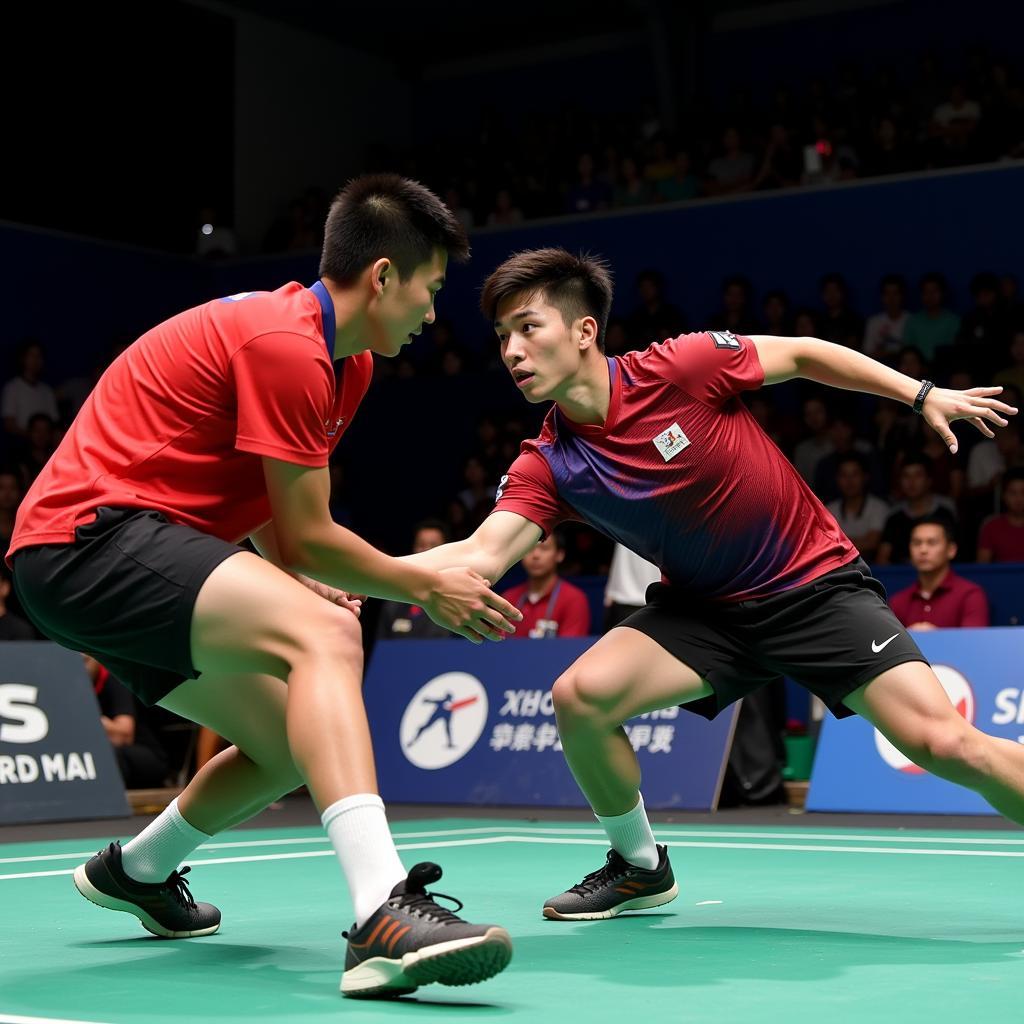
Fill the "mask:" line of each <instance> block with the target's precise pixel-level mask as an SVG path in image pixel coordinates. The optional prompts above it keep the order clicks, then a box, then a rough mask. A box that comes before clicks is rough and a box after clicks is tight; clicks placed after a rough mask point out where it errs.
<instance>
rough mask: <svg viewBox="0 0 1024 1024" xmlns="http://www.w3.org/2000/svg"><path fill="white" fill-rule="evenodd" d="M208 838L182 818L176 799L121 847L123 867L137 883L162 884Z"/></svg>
mask: <svg viewBox="0 0 1024 1024" xmlns="http://www.w3.org/2000/svg"><path fill="white" fill-rule="evenodd" d="M209 838H210V837H209V836H208V835H207V834H206V833H205V832H200V831H199V829H197V828H195V827H194V826H192V825H190V824H189V823H188V822H187V821H186V820H185V819H184V818H183V817H182V816H181V812H180V811H179V810H178V800H177V797H175V799H173V800H172V801H171V802H170V803H169V804H168V805H167V807H166V808H165V809H164V811H163V813H162V814H160V815H159V816H158V817H156V818H154V819H153V821H151V822H150V823H149V824H148V825H147V826H146V827H145V828H144V829H143V830H142V831H141V832H140V833H139V834H138V835H137V836H136V837H135V838H134V839H132V840H130V841H129V842H127V843H125V845H124V846H122V847H121V867H123V868H124V870H125V874H127V875H128V877H129V878H134V879H135V881H136V882H162V881H164V879H165V878H167V876H168V875H169V874H170V873H171V872H172V871H174V870H175V869H176V868H177V867H178V865H179V864H180V863H181V862H182V861H183V860H184V859H185V858H186V857H187V856H188V855H189V854H190V853H191V852H192V851H193V850H194V849H195V848H196V847H197V846H198V845H199V844H200V843H202V842H205V841H206V840H207V839H209Z"/></svg>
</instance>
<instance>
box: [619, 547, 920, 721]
mask: <svg viewBox="0 0 1024 1024" xmlns="http://www.w3.org/2000/svg"><path fill="white" fill-rule="evenodd" d="M620 626H628V627H630V628H632V629H638V630H640V632H641V633H645V634H647V636H649V637H650V638H651V639H652V640H654V641H655V642H656V643H657V644H659V645H660V646H661V647H663V648H664V649H665V650H666V651H668V652H669V653H670V654H672V655H673V656H674V657H676V658H678V659H679V661H681V662H683V663H684V664H686V665H689V667H690V668H692V669H693V670H694V671H695V672H697V673H699V675H700V676H701V678H703V679H705V680H707V682H708V683H709V684H710V686H711V688H712V689H713V690H714V693H713V694H712V695H711V696H708V697H704V698H702V699H700V700H697V701H692V702H691V703H689V704H684V705H683V707H684V708H685V709H686V710H687V711H693V712H695V713H696V714H699V715H702V716H703V717H705V718H714V717H715V715H717V714H718V713H719V711H721V710H723V709H724V708H726V707H728V706H729V705H730V704H732V703H733V702H734V701H737V700H739V699H740V698H741V697H743V696H746V694H748V693H753V692H754V691H755V690H757V689H759V688H760V687H762V686H764V685H765V684H766V683H769V682H772V681H773V680H774V679H777V678H778V677H779V676H789V677H790V678H791V679H793V680H795V681H796V682H797V683H799V684H800V685H801V686H804V687H806V688H807V689H808V690H810V691H811V693H813V694H815V695H816V696H818V697H820V698H821V699H822V701H824V703H825V705H826V707H828V709H829V710H830V711H831V712H832V713H833V714H834V715H835V716H836V717H837V718H844V717H846V716H847V715H850V714H853V712H852V711H850V709H849V708H847V707H846V705H845V704H843V700H844V698H846V697H847V696H849V695H850V694H851V693H853V691H854V690H856V689H857V688H858V687H860V686H863V685H864V683H866V682H869V681H870V680H872V679H874V678H875V676H877V675H879V674H880V673H882V672H884V671H885V670H886V669H890V668H893V667H894V666H895V665H902V664H903V663H905V662H908V661H923V662H925V663H926V664H927V659H926V658H925V656H924V655H923V654H922V653H921V651H920V649H919V648H918V646H917V644H916V643H915V642H914V639H913V637H911V635H910V634H909V633H908V632H907V630H906V629H905V628H904V626H903V625H902V623H901V622H900V621H899V619H897V618H896V616H895V614H893V611H892V609H891V608H890V607H889V606H888V605H887V604H886V602H885V588H884V587H883V586H882V584H881V583H879V581H878V580H876V579H875V578H874V577H873V576H872V575H871V570H870V568H869V567H868V565H867V563H866V562H865V561H864V560H863V559H860V558H858V559H857V560H856V561H853V562H850V563H848V564H847V565H844V566H840V568H838V569H833V570H832V571H831V572H827V573H825V574H824V575H822V576H819V577H818V578H817V579H816V580H812V581H811V582H810V583H805V584H804V585H803V586H799V587H794V588H793V589H792V590H786V591H783V592H782V593H780V594H772V595H771V596H770V597H762V598H755V599H754V600H752V601H737V602H735V603H730V604H726V603H717V604H716V603H712V602H709V601H707V600H706V599H700V598H694V597H693V596H692V595H689V596H688V595H687V594H686V593H684V592H683V591H681V590H679V589H677V588H675V587H672V586H671V585H670V584H666V583H652V584H651V586H650V587H649V588H648V590H647V605H646V607H644V608H641V609H640V610H639V611H637V612H634V613H633V614H632V615H630V616H629V617H628V618H627V619H625V620H624V621H623V622H622V623H620Z"/></svg>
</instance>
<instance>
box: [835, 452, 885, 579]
mask: <svg viewBox="0 0 1024 1024" xmlns="http://www.w3.org/2000/svg"><path fill="white" fill-rule="evenodd" d="M836 487H837V488H838V490H839V497H838V498H836V499H835V501H830V502H829V504H828V510H829V512H831V513H832V515H834V516H835V517H836V522H837V523H838V524H839V528H840V529H841V530H842V531H843V533H845V534H846V536H847V537H849V538H850V540H851V541H852V542H853V545H854V547H855V548H856V549H857V550H858V551H859V552H860V553H861V557H862V558H866V559H867V560H868V561H871V560H872V559H874V557H875V553H876V552H877V551H878V545H879V543H880V542H881V540H882V529H883V528H884V526H885V521H886V519H888V518H889V512H890V508H889V504H888V502H885V501H882V499H881V498H878V497H876V496H875V495H874V494H870V493H869V492H868V467H867V460H866V459H865V458H864V456H863V455H861V454H860V453H859V452H848V453H847V454H846V455H844V456H842V457H841V458H840V459H839V464H838V467H837V469H836Z"/></svg>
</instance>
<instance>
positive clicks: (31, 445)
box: [18, 412, 59, 491]
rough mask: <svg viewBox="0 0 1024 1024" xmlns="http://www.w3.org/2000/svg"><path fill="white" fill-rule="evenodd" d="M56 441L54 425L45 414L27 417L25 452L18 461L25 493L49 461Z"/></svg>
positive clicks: (55, 446) (38, 413) (37, 413)
mask: <svg viewBox="0 0 1024 1024" xmlns="http://www.w3.org/2000/svg"><path fill="white" fill-rule="evenodd" d="M58 440H59V439H58V437H57V429H56V423H55V422H54V421H53V420H52V419H51V418H50V417H49V416H48V415H47V414H46V413H45V412H36V413H33V414H32V416H30V417H29V421H28V432H27V436H26V438H25V444H26V448H25V452H24V454H23V455H22V456H21V458H20V459H19V460H18V470H19V472H20V473H21V483H22V486H23V487H24V488H25V490H26V491H27V490H28V489H29V487H31V485H32V481H33V480H35V478H36V477H37V476H39V474H40V473H41V472H42V471H43V466H45V465H46V463H47V462H49V461H50V456H51V455H52V454H53V453H54V451H55V450H56V448H57V442H58Z"/></svg>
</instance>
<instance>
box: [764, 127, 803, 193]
mask: <svg viewBox="0 0 1024 1024" xmlns="http://www.w3.org/2000/svg"><path fill="white" fill-rule="evenodd" d="M802 172H803V157H802V155H801V153H800V150H799V148H798V147H797V146H796V144H795V143H794V142H793V139H792V136H791V135H790V132H789V129H788V128H787V127H786V126H785V125H784V124H781V123H779V122H776V123H775V124H773V125H772V126H771V129H770V130H769V133H768V145H767V146H766V147H765V151H764V159H763V160H762V161H761V169H760V170H759V171H758V172H757V177H756V178H755V179H754V182H753V186H752V187H753V188H755V189H768V188H794V187H796V186H797V185H799V184H800V175H801V174H802Z"/></svg>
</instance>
